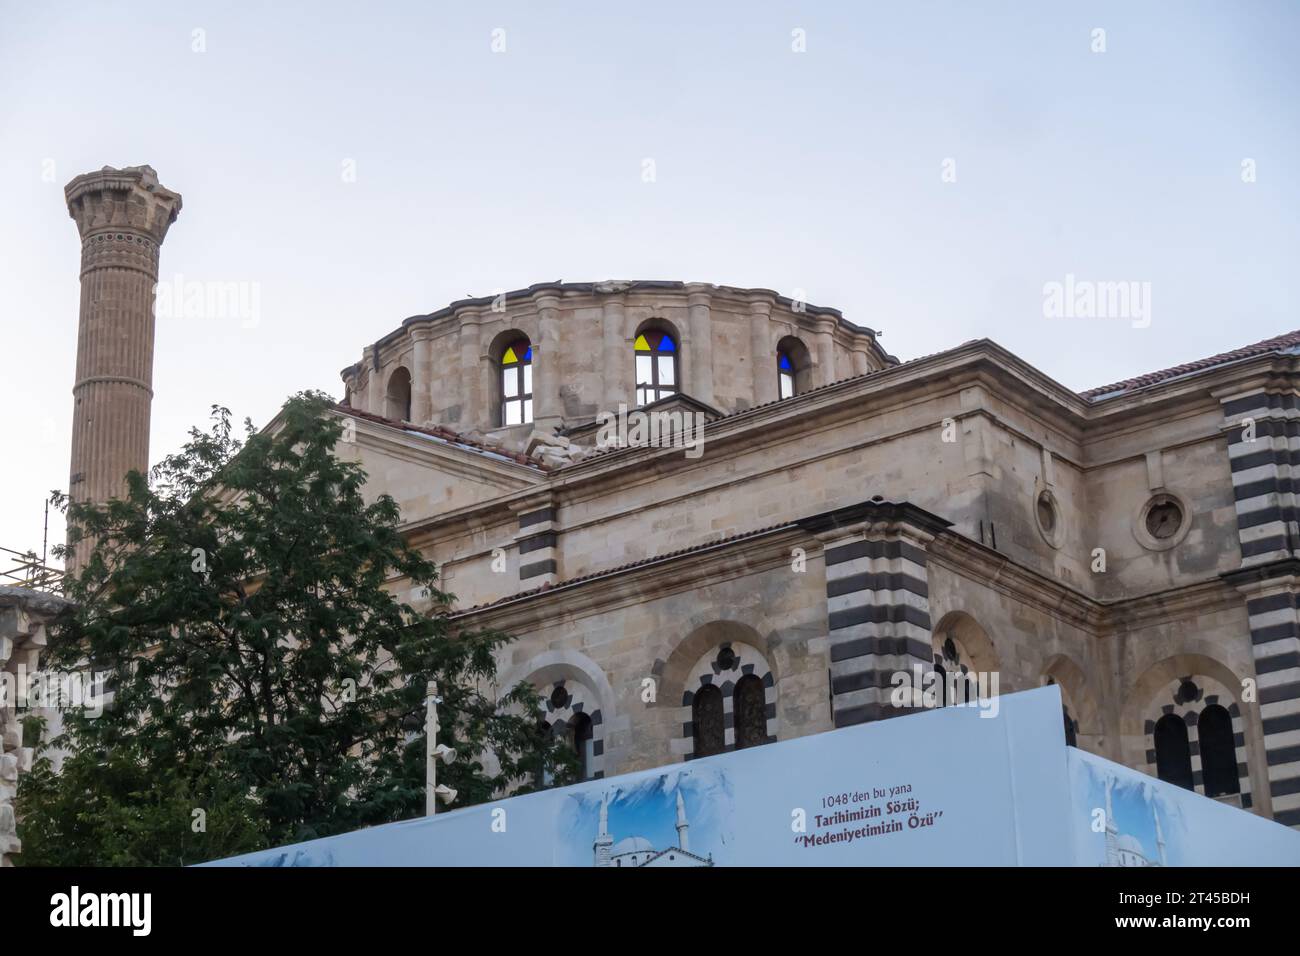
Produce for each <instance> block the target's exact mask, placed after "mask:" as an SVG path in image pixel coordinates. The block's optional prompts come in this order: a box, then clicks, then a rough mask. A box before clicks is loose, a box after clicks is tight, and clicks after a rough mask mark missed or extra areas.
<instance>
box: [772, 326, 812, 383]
mask: <svg viewBox="0 0 1300 956" xmlns="http://www.w3.org/2000/svg"><path fill="white" fill-rule="evenodd" d="M776 382H777V395H778V396H779V397H780V398H793V397H794V396H795V395H802V394H803V393H804V392H806V391H808V390H809V389H810V388H812V355H811V354H810V353H809V352H808V346H806V345H804V344H803V342H802V341H800V340H799V339H798V338H797V337H795V336H793V335H787V336H785V337H784V338H783V339H781V341H779V342H777V343H776Z"/></svg>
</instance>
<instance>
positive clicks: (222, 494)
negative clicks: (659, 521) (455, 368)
mask: <svg viewBox="0 0 1300 956" xmlns="http://www.w3.org/2000/svg"><path fill="white" fill-rule="evenodd" d="M330 407H331V406H330V402H329V399H328V397H327V396H324V395H321V394H318V393H304V394H300V395H297V396H295V397H293V398H292V399H290V401H289V402H288V403H287V404H286V405H285V407H284V410H283V412H282V413H281V416H280V420H279V425H278V427H277V428H276V429H275V430H274V431H273V432H272V431H261V432H257V431H254V430H253V428H252V426H251V425H249V426H247V435H246V436H245V438H244V439H243V440H242V441H241V440H239V439H236V438H235V437H233V436H232V429H231V424H230V413H229V411H227V410H226V409H223V408H219V407H214V409H213V422H212V426H211V428H210V429H209V430H208V431H206V432H205V431H200V430H198V429H195V430H192V431H191V433H190V439H189V441H188V442H187V443H186V444H185V446H184V448H183V449H182V450H181V451H180V452H179V453H177V454H175V455H172V456H169V457H168V458H166V459H165V460H164V461H163V462H162V463H161V464H160V465H158V466H157V467H156V468H155V469H154V472H153V480H152V482H147V481H146V480H145V478H144V477H143V476H142V475H140V474H139V473H134V472H133V473H132V474H131V475H130V476H129V478H128V488H127V494H126V497H125V498H123V499H120V500H119V499H115V500H113V501H110V502H108V503H107V504H104V505H86V504H81V503H75V502H70V501H69V500H68V499H67V498H66V497H65V496H62V495H58V494H56V495H55V500H56V502H57V503H58V504H59V505H60V506H61V507H63V508H64V510H65V511H66V514H67V516H68V525H69V528H70V529H71V532H70V535H69V546H72V545H74V544H75V543H76V542H77V540H79V539H81V538H83V537H84V538H87V539H89V540H90V541H92V542H94V550H93V553H92V554H91V555H90V556H89V558H88V560H87V562H86V564H85V566H84V567H83V568H82V570H81V571H80V573H78V574H77V575H76V576H75V577H70V578H69V580H68V581H67V582H66V585H65V595H66V596H67V597H68V598H70V599H71V600H72V602H73V605H72V609H71V610H70V611H69V612H68V614H67V615H66V616H65V617H64V618H63V619H62V620H61V621H59V622H58V624H57V626H56V627H55V628H54V629H53V635H52V639H51V644H50V648H49V653H48V656H47V660H46V662H45V666H46V667H47V668H53V669H60V670H72V669H79V668H83V669H84V668H86V667H89V668H90V669H92V670H93V671H95V672H98V673H107V674H108V675H109V676H108V687H109V688H110V690H111V703H110V704H109V705H108V706H107V707H106V708H104V710H103V713H102V715H100V716H93V712H91V711H69V712H68V713H67V714H66V715H65V733H64V734H62V735H61V736H60V737H59V738H58V739H56V740H55V741H53V744H54V745H55V746H58V747H61V748H63V749H64V750H65V751H66V752H67V756H66V758H65V760H64V762H63V766H62V767H61V769H60V770H59V772H57V773H56V772H55V770H54V767H53V766H52V765H51V763H50V761H49V760H48V757H47V756H42V757H41V759H39V760H38V761H37V765H36V766H35V767H34V768H33V771H32V772H31V773H30V774H27V775H25V776H24V778H23V780H22V783H21V786H20V790H19V795H18V808H17V809H18V815H19V820H20V837H22V838H23V840H24V848H23V853H22V855H21V857H20V859H22V861H23V862H24V863H25V864H27V865H32V864H73V865H75V864H78V863H97V864H107V863H116V862H123V863H136V864H148V863H153V864H175V863H181V862H185V863H190V862H196V861H198V860H203V859H214V858H218V857H221V856H225V855H229V854H231V853H238V852H243V851H246V850H249V849H256V848H260V847H265V846H275V845H279V844H284V843H288V842H293V841H297V840H306V839H311V838H314V837H319V836H326V835H329V834H332V833H339V832H343V831H347V830H352V829H356V828H357V827H362V826H367V825H371V824H377V823H386V822H390V821H393V820H400V819H405V818H409V817H412V816H418V815H420V814H421V813H423V811H424V773H425V770H424V747H425V740H424V730H423V727H424V698H425V688H426V684H427V682H428V681H429V680H436V681H437V682H438V687H439V692H440V694H441V696H442V698H443V700H442V703H441V704H440V705H439V723H440V730H439V737H438V739H439V742H442V743H447V744H448V745H450V746H452V747H454V748H455V749H456V750H457V753H458V755H459V759H457V760H456V761H455V762H454V763H452V764H450V765H446V766H442V767H440V768H439V782H440V783H446V784H447V785H448V786H450V787H452V788H454V789H456V790H457V791H458V792H459V797H458V799H457V803H456V805H457V806H464V805H468V804H472V803H477V802H481V801H484V800H488V799H492V798H493V797H495V796H500V795H501V794H502V793H503V792H505V791H507V790H513V791H515V792H520V791H526V790H529V789H532V788H534V787H535V786H536V785H537V781H539V780H540V779H541V778H542V775H543V772H544V773H546V774H547V775H551V776H553V777H554V780H555V782H557V783H563V782H567V781H569V780H571V779H572V777H573V775H574V773H575V771H576V760H575V758H574V757H573V756H572V754H570V753H569V752H568V750H567V748H565V747H564V746H563V745H562V744H561V743H560V742H559V741H557V740H555V739H553V738H552V737H550V736H549V735H547V734H543V733H540V732H539V728H538V718H537V713H538V710H537V708H538V705H539V699H538V697H537V695H536V694H535V693H534V692H533V691H532V689H531V688H528V687H526V686H524V685H520V686H518V687H515V688H511V689H507V690H505V692H504V693H502V694H501V695H500V696H496V695H494V694H493V693H492V689H493V685H494V681H495V677H496V668H495V657H494V654H495V652H496V650H497V649H498V648H500V647H501V646H502V645H503V644H504V643H506V642H508V641H509V640H510V638H509V637H508V636H506V635H504V634H501V633H498V632H490V631H482V630H474V631H470V630H464V629H460V628H457V627H456V626H455V625H454V623H453V622H452V621H451V620H450V619H449V617H448V614H447V610H448V608H449V606H450V602H451V601H452V600H453V597H452V596H451V595H449V594H446V593H444V592H442V591H441V590H439V588H438V586H437V583H438V576H437V571H436V568H435V567H434V565H433V564H432V562H430V561H429V560H428V559H426V558H425V557H424V556H423V555H421V554H420V553H419V552H418V551H416V550H414V549H412V548H410V547H409V546H408V545H407V543H406V541H405V540H404V538H403V537H402V535H401V533H400V532H399V531H398V525H399V522H400V515H399V510H398V507H397V505H396V503H395V502H394V501H393V500H392V499H391V498H389V497H388V496H380V497H378V498H377V499H376V500H374V501H372V502H369V503H367V501H366V500H365V497H364V496H363V494H362V490H363V485H364V482H365V473H364V471H363V470H362V469H361V468H360V466H359V465H357V464H355V463H353V462H347V461H343V460H341V459H339V458H338V457H337V456H336V455H335V453H334V450H335V447H336V445H337V444H338V443H339V442H340V440H341V439H342V438H343V433H344V423H343V421H342V420H341V418H340V417H339V416H338V415H335V414H331V412H330ZM396 582H400V590H395V589H394V584H395V583H396ZM410 595H413V596H414V597H412V600H414V601H415V603H417V604H420V605H421V606H420V608H419V609H417V608H416V607H413V606H412V604H411V603H408V602H407V600H404V597H406V596H410ZM195 810H201V811H203V815H204V816H205V817H206V819H207V824H208V825H207V827H206V832H195V828H194V826H192V820H193V819H194V818H195V814H194V811H195ZM214 824H215V825H214Z"/></svg>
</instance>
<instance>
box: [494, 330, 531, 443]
mask: <svg viewBox="0 0 1300 956" xmlns="http://www.w3.org/2000/svg"><path fill="white" fill-rule="evenodd" d="M532 420H533V347H532V345H531V344H529V342H528V340H527V339H517V340H515V341H514V342H512V343H510V345H508V346H507V347H506V350H505V351H504V352H502V353H501V424H502V425H526V424H528V423H529V422H531V421H532Z"/></svg>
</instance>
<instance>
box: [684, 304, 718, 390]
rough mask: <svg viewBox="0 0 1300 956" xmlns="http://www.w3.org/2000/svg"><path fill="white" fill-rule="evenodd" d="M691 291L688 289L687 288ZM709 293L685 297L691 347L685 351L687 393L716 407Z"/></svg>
mask: <svg viewBox="0 0 1300 956" xmlns="http://www.w3.org/2000/svg"><path fill="white" fill-rule="evenodd" d="M688 288H689V287H688ZM710 300H711V296H710V295H709V293H708V292H704V291H698V292H690V293H689V294H688V295H687V296H686V306H687V313H688V315H689V317H690V327H689V328H690V331H689V334H690V337H691V341H690V348H689V349H688V350H687V351H686V352H685V360H686V365H687V368H686V370H685V371H686V373H687V374H688V375H689V379H688V382H689V384H688V385H687V386H686V389H685V390H686V393H687V394H688V395H690V396H691V397H692V398H697V399H699V400H700V401H701V402H704V403H705V404H707V405H712V404H713V321H712V317H711V316H710V314H709V303H710Z"/></svg>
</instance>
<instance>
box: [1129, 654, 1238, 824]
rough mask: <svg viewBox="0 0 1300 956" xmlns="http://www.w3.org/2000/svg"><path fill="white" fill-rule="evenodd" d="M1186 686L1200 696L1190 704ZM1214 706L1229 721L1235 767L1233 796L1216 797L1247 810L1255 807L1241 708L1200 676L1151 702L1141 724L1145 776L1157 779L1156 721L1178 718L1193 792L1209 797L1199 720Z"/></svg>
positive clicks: (1224, 691) (1170, 688)
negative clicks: (1183, 727)
mask: <svg viewBox="0 0 1300 956" xmlns="http://www.w3.org/2000/svg"><path fill="white" fill-rule="evenodd" d="M1189 682H1190V683H1191V684H1192V685H1193V686H1198V687H1199V692H1198V694H1197V696H1196V698H1195V699H1193V700H1185V699H1184V698H1183V697H1182V695H1181V691H1182V690H1183V688H1184V687H1186V686H1187V685H1188V683H1189ZM1215 704H1217V705H1220V706H1222V707H1223V708H1224V709H1225V710H1226V711H1227V712H1228V716H1229V717H1230V718H1231V719H1232V754H1233V761H1234V763H1235V764H1236V767H1237V773H1236V776H1237V792H1236V793H1235V794H1222V795H1219V798H1220V799H1224V800H1236V801H1237V802H1238V803H1239V804H1240V806H1241V808H1242V809H1243V810H1249V809H1251V807H1253V806H1254V796H1253V794H1252V793H1251V790H1250V767H1249V765H1248V763H1247V759H1248V758H1247V754H1246V730H1245V727H1244V726H1243V723H1242V715H1241V708H1240V707H1239V706H1238V705H1237V702H1236V701H1235V700H1234V699H1233V694H1232V692H1231V691H1230V690H1229V689H1228V688H1226V687H1224V686H1223V685H1222V684H1220V683H1219V682H1218V681H1217V680H1214V679H1213V678H1211V677H1206V676H1205V675H1203V674H1198V675H1196V676H1195V677H1194V678H1193V677H1191V676H1188V677H1179V678H1177V679H1175V680H1174V681H1172V682H1171V683H1170V684H1169V685H1168V686H1167V687H1166V689H1165V691H1164V693H1163V694H1159V695H1157V696H1156V698H1155V699H1154V700H1153V701H1152V706H1151V710H1150V711H1149V712H1148V713H1147V718H1146V720H1145V722H1144V724H1143V733H1145V734H1146V741H1147V750H1146V758H1147V773H1149V774H1151V776H1153V777H1156V776H1159V773H1158V759H1157V755H1156V721H1158V720H1160V719H1161V718H1162V717H1164V716H1166V715H1168V714H1173V715H1174V716H1176V717H1178V718H1180V719H1181V720H1182V721H1183V723H1184V725H1186V727H1187V747H1188V753H1189V755H1190V757H1191V768H1192V789H1193V790H1195V791H1196V792H1197V793H1199V794H1201V795H1202V796H1209V794H1207V793H1206V789H1205V783H1206V781H1205V770H1204V767H1203V766H1202V755H1203V753H1204V752H1205V745H1204V743H1203V741H1202V740H1201V724H1200V716H1201V713H1202V712H1203V711H1204V710H1205V708H1206V707H1209V706H1212V705H1215Z"/></svg>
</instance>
